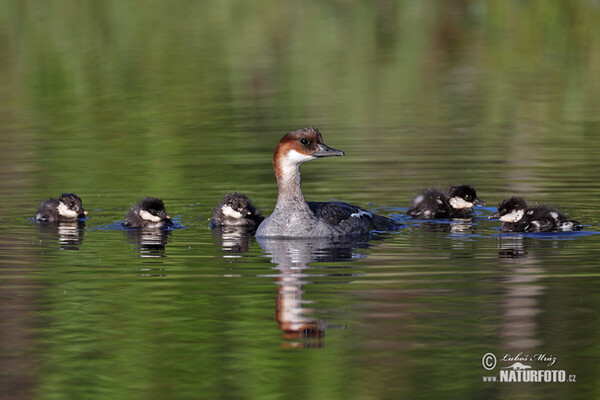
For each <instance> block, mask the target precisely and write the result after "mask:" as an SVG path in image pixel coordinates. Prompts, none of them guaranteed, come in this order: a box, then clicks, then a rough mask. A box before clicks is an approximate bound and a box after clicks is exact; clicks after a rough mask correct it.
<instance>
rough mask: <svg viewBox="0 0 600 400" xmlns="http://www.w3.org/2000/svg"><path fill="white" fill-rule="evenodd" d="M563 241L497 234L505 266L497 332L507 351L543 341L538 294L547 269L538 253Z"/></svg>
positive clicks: (545, 252) (553, 248)
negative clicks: (500, 312)
mask: <svg viewBox="0 0 600 400" xmlns="http://www.w3.org/2000/svg"><path fill="white" fill-rule="evenodd" d="M564 243H568V242H566V241H561V240H544V239H538V238H534V237H526V236H524V235H514V234H513V235H500V236H499V237H498V258H499V260H500V261H501V266H503V267H506V271H505V274H504V278H503V281H504V282H505V284H504V288H503V295H502V299H503V300H502V306H501V308H502V320H501V321H502V322H501V325H500V334H501V336H502V337H503V339H504V347H505V348H506V350H507V351H512V352H519V351H523V352H527V351H530V350H533V349H535V348H538V347H540V346H541V345H542V344H543V342H542V341H541V340H540V338H539V335H538V330H539V326H538V325H539V320H538V315H539V314H540V313H541V312H542V305H541V301H540V297H541V296H542V295H543V294H544V291H545V290H546V286H544V285H542V284H541V281H542V279H543V276H544V274H545V272H546V269H545V268H544V267H543V265H542V264H541V263H540V259H541V257H539V256H541V255H544V256H547V255H548V254H551V253H552V252H553V250H556V249H558V248H559V247H561V245H563V244H564ZM538 255H539V256H538Z"/></svg>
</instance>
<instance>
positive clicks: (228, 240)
mask: <svg viewBox="0 0 600 400" xmlns="http://www.w3.org/2000/svg"><path fill="white" fill-rule="evenodd" d="M255 230H256V229H254V228H247V227H244V226H217V227H214V228H213V230H212V231H213V235H214V237H215V238H216V240H217V241H218V242H219V244H220V246H221V249H222V250H223V251H224V252H225V253H226V254H227V255H228V256H229V257H232V258H235V257H239V254H241V253H247V252H248V249H249V246H250V239H251V238H252V235H253V233H254V231H255ZM236 255H237V256H236Z"/></svg>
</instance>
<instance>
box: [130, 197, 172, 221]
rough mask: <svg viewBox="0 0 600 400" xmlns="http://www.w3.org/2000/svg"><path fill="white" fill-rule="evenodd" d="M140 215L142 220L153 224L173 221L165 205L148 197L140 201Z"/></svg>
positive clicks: (159, 200)
mask: <svg viewBox="0 0 600 400" xmlns="http://www.w3.org/2000/svg"><path fill="white" fill-rule="evenodd" d="M138 213H139V215H140V217H141V218H142V219H144V220H146V221H149V222H153V223H157V222H160V221H164V220H170V219H171V216H170V215H169V214H167V211H166V210H165V203H163V201H162V200H161V199H156V198H154V197H146V198H145V199H143V200H142V201H140V203H139V205H138Z"/></svg>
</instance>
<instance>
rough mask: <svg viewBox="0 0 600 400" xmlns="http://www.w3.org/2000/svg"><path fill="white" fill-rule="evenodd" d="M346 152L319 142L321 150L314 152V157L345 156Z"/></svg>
mask: <svg viewBox="0 0 600 400" xmlns="http://www.w3.org/2000/svg"><path fill="white" fill-rule="evenodd" d="M343 155H344V152H343V151H341V150H336V149H332V148H331V147H329V146H327V145H325V144H319V150H317V151H315V152H314V153H312V156H313V157H332V156H343Z"/></svg>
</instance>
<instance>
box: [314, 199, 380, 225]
mask: <svg viewBox="0 0 600 400" xmlns="http://www.w3.org/2000/svg"><path fill="white" fill-rule="evenodd" d="M308 207H310V210H311V211H312V212H313V213H315V215H316V216H317V217H319V218H323V219H324V220H326V221H327V222H329V223H330V224H331V225H333V226H337V225H339V224H340V223H341V222H342V221H343V220H346V219H349V218H351V217H352V214H356V213H359V212H361V211H362V212H366V213H369V212H368V211H367V210H364V209H362V208H360V207H358V206H355V205H352V204H349V203H344V202H343V201H327V202H318V201H309V202H308ZM369 214H370V213H369Z"/></svg>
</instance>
